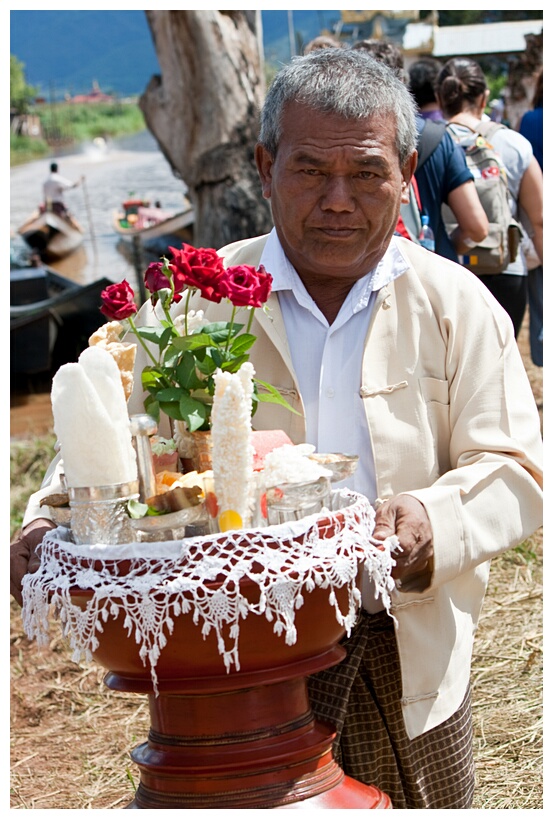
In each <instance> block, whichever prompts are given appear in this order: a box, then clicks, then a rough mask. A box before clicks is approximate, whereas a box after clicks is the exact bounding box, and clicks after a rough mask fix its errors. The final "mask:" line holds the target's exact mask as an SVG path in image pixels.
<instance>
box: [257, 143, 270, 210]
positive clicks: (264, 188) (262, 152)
mask: <svg viewBox="0 0 553 819" xmlns="http://www.w3.org/2000/svg"><path fill="white" fill-rule="evenodd" d="M255 164H256V165H257V172H258V174H259V178H260V180H261V193H262V195H263V198H264V199H270V198H271V185H272V178H273V174H272V168H273V164H274V159H273V157H272V156H271V154H270V153H269V152H268V150H267V149H266V148H265V147H264V146H263V145H261V144H260V143H259V142H258V143H257V145H256V146H255Z"/></svg>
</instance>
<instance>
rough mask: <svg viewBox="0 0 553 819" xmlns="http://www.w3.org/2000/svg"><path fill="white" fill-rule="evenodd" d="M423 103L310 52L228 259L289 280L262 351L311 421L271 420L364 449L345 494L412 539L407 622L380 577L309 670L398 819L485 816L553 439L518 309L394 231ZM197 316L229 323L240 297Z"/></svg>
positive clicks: (400, 567)
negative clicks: (254, 209)
mask: <svg viewBox="0 0 553 819" xmlns="http://www.w3.org/2000/svg"><path fill="white" fill-rule="evenodd" d="M415 113H416V108H415V102H414V100H413V98H412V96H411V95H410V93H409V91H408V89H407V87H406V86H405V84H404V83H403V82H402V81H401V80H400V79H399V78H398V77H397V76H396V75H395V73H394V72H393V71H392V70H391V69H390V68H388V67H387V66H386V65H384V64H383V63H382V62H379V61H376V60H374V59H373V58H372V57H370V56H369V55H367V54H365V53H364V52H362V51H355V50H350V49H333V48H330V49H322V50H316V51H314V52H312V53H311V54H308V55H306V56H302V57H297V58H294V59H293V60H292V61H291V62H290V63H289V64H287V65H285V66H284V67H283V68H282V69H281V70H280V72H279V73H278V74H277V75H276V77H275V79H274V80H273V82H272V84H271V87H270V89H269V91H268V94H267V97H266V100H265V104H264V107H263V111H262V116H261V133H260V138H259V142H258V144H257V146H256V148H255V157H256V163H257V168H258V171H259V176H260V180H261V188H262V195H263V197H264V198H266V199H268V200H270V202H271V208H272V214H273V220H274V228H273V229H272V230H271V232H270V233H269V234H268V235H266V236H258V237H256V238H253V239H245V240H241V241H238V242H235V243H233V244H231V245H228V246H227V247H225V248H223V249H222V250H221V251H220V254H221V256H223V258H224V260H225V264H226V265H236V264H249V265H256V266H257V265H259V264H262V265H263V266H264V267H265V269H266V270H267V271H268V272H270V273H271V275H272V277H273V284H272V291H271V294H270V296H269V300H268V303H267V308H268V315H266V314H265V312H264V311H257V315H256V317H255V318H254V321H253V325H252V328H251V332H252V333H254V334H255V335H256V336H257V342H256V344H255V345H254V347H253V348H252V351H251V356H250V358H251V361H252V363H253V365H254V368H255V370H256V373H258V374H259V376H260V377H262V378H263V379H264V380H266V381H269V382H270V383H271V384H273V385H275V386H277V387H278V389H279V390H280V391H281V392H283V393H285V394H286V396H287V397H288V399H289V400H290V402H291V403H292V404H293V406H294V407H295V408H296V409H298V410H300V412H301V414H300V415H296V414H293V413H290V412H287V411H286V410H283V409H282V408H281V407H279V406H277V405H275V404H270V403H263V404H260V405H259V408H258V411H257V413H256V416H255V419H256V428H257V429H282V430H284V431H285V432H286V433H287V434H288V435H289V437H290V438H291V439H292V441H293V442H294V443H301V442H305V441H307V442H309V443H311V444H313V445H315V447H316V449H317V450H318V451H319V452H348V453H357V454H358V455H359V466H358V469H357V471H356V473H355V474H354V475H353V477H352V479H351V480H348V486H349V487H350V488H351V489H352V490H355V491H357V492H361V493H363V494H364V495H366V496H367V498H368V499H369V500H370V502H371V503H372V505H373V507H374V508H375V510H376V511H375V527H374V532H373V536H374V537H375V539H377V540H383V539H384V538H386V537H388V536H390V535H396V536H397V537H398V539H399V543H400V547H401V548H400V551H399V552H397V553H396V554H395V555H394V557H395V559H396V565H395V567H394V569H393V577H394V579H395V583H396V588H395V590H394V591H393V592H392V609H391V614H392V615H393V616H390V615H389V614H388V612H387V611H386V610H385V609H384V608H383V605H382V603H381V600H380V599H379V598H376V597H375V594H374V590H373V589H372V588H371V586H370V583H368V582H363V583H362V584H361V596H362V606H361V608H360V612H359V617H358V620H357V623H356V625H355V627H354V629H353V630H352V633H351V635H350V636H349V637H347V638H345V639H344V640H343V641H342V645H343V647H344V648H345V649H346V652H347V656H346V657H345V659H344V660H343V661H342V662H341V663H339V664H338V665H336V666H335V667H333V668H331V669H328V670H324V671H321V672H319V673H317V674H315V675H313V676H312V677H311V678H310V680H309V690H310V701H311V706H312V708H313V711H314V712H315V714H316V715H317V717H318V718H319V719H321V720H323V721H325V722H330V723H332V724H333V725H334V726H335V730H336V740H335V745H334V750H335V754H336V758H337V761H338V762H339V764H340V765H341V766H342V768H343V770H344V772H345V773H346V774H347V775H349V776H350V777H353V778H354V779H358V780H360V781H362V782H365V783H367V784H373V785H376V786H377V787H378V788H380V789H381V790H382V791H384V792H385V793H387V794H388V795H389V796H390V798H391V800H392V804H393V807H394V808H399V809H404V808H410V809H421V808H422V809H426V808H465V809H467V808H470V806H471V802H472V797H473V792H474V776H475V771H474V762H473V753H472V742H473V739H472V714H471V700H470V667H471V652H472V645H473V637H474V632H475V630H476V627H477V624H478V618H479V614H480V610H481V607H482V602H483V598H484V594H485V590H486V585H487V581H488V574H489V562H490V560H491V558H493V557H494V556H496V555H498V554H500V553H502V552H504V551H505V550H507V549H509V548H512V547H515V546H516V545H518V544H519V543H520V542H521V541H523V540H524V539H525V538H526V537H529V536H530V535H531V534H532V533H533V532H534V531H536V529H538V528H539V526H540V525H541V523H542V490H541V485H542V474H543V473H542V441H541V433H540V422H539V415H538V411H537V408H536V404H535V401H534V397H533V395H532V391H531V388H530V384H529V381H528V377H527V374H526V371H525V369H524V365H523V362H522V359H521V356H520V353H519V350H518V347H517V344H516V341H515V338H514V333H513V329H512V324H511V321H510V319H509V317H508V315H507V313H506V312H505V311H504V310H503V308H502V307H501V306H500V305H499V304H498V302H497V301H496V300H495V299H494V297H493V296H492V295H491V294H490V292H489V290H488V289H487V288H486V287H485V286H484V285H483V284H482V282H480V281H479V280H478V278H477V277H476V276H474V275H473V274H472V273H470V271H468V270H466V269H465V268H463V267H461V266H460V265H458V264H457V263H456V262H453V261H451V260H448V259H445V258H443V257H442V256H439V255H437V254H435V253H432V252H430V251H427V250H425V249H424V248H422V247H420V246H418V245H417V244H416V243H414V242H411V241H409V240H407V239H404V238H402V237H399V236H395V235H394V231H395V227H396V224H397V218H398V213H399V209H400V203H401V202H402V201H405V197H406V195H407V194H408V186H409V181H410V178H411V176H412V174H413V172H414V170H415V166H416V162H417V152H416V149H415V146H416V139H417V131H416V124H415ZM186 302H187V300H186V299H181V301H180V302H179V303H178V304H176V305H173V309H174V312H175V315H178V314H179V313H181V312H183V310H184V309H186V307H185V305H186ZM197 306H199V307H201V308H203V309H205V318H207V319H208V320H224V318H223V316H224V313H225V310H226V309H227V307H226V305H225V304H223V303H221V304H213V303H212V302H205V301H201V300H200V301H198V302H196V303H195V304H194V307H195V308H196V307H197ZM137 320H140V313H139V316H138V317H137ZM143 320H144V319H143ZM146 321H147V319H146ZM130 340H132V338H131V339H130ZM144 363H145V362H144V359H143V358H141V356H140V350H139V351H138V352H137V361H136V370H135V372H136V374H137V375H136V377H135V392H134V393H133V395H131V397H130V399H129V412H130V413H131V414H132V413H134V412H139V411H143V408H142V409H141V406H143V405H142V404H141V400H142V398H143V395H142V389H141V384H140V376H139V375H138V374H139V373H140V372H141V370H142V367H143V365H144ZM161 434H164V433H163V432H161ZM42 491H43V492H44V494H49V493H51V492H52V491H56V490H55V489H53V488H52V486H51V485H50V486H48V481H46V485H45V487H44V489H43V490H42ZM37 497H38V496H37V495H35V498H34V503H31V504H30V505H29V506H28V511H27V513H26V515H25V518H24V529H23V534H22V535H21V537H19V538H18V539H17V540H16V541H15V542H14V544H13V545H12V561H11V580H12V586H11V588H12V592H13V594H14V596H19V599H20V598H21V592H20V589H21V578H22V575H23V574H24V572H25V571H32V570H33V568H36V565H37V557H36V547H37V544H39V543H40V541H41V539H42V537H43V535H44V533H45V531H47V530H48V529H49V528H52V527H53V525H54V524H53V523H52V521H51V520H48V519H45V517H44V512H43V511H41V509H40V506H39V505H38V502H37ZM28 561H31V562H29V563H28Z"/></svg>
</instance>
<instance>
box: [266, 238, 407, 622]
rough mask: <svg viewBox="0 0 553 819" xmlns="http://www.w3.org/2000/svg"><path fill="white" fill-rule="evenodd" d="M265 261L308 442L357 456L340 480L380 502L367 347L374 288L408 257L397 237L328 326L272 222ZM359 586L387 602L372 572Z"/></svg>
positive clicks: (371, 601) (374, 605)
mask: <svg viewBox="0 0 553 819" xmlns="http://www.w3.org/2000/svg"><path fill="white" fill-rule="evenodd" d="M260 262H261V264H262V265H263V266H264V267H265V269H266V270H267V272H268V273H270V274H271V275H272V277H273V284H272V288H271V289H272V291H273V292H276V293H278V300H279V303H280V308H281V310H282V316H283V320H284V324H285V327H286V335H287V337H288V343H289V346H290V352H291V356H292V363H293V365H294V369H295V371H296V375H297V378H298V382H299V386H300V392H301V395H302V398H303V401H304V405H305V414H306V425H307V434H306V441H307V443H310V444H313V445H314V446H315V448H316V450H317V451H318V452H343V453H346V454H349V455H359V456H360V457H359V463H358V466H357V470H356V471H355V473H354V475H353V476H352V477H350V478H347V479H346V480H345V481H342V482H341V483H336V484H334V487H335V488H339V487H341V486H347V487H348V488H349V489H353V490H354V491H355V492H360V493H361V494H363V495H365V496H366V497H367V498H368V499H369V500H370V502H371V503H373V504H374V501H375V500H376V477H375V468H374V459H373V454H372V446H371V439H370V434H369V428H368V425H367V419H366V416H365V411H364V408H363V399H362V398H361V395H360V389H361V373H362V363H363V353H364V347H365V339H366V336H367V331H368V327H369V321H370V318H371V313H372V310H373V307H374V303H375V300H376V295H377V293H378V291H379V290H380V288H381V287H383V286H384V285H385V284H388V283H389V282H391V281H393V279H395V278H397V277H398V276H401V275H402V273H404V272H405V270H406V269H407V268H408V263H407V261H406V260H405V259H404V257H403V255H402V254H401V252H400V250H399V248H398V247H397V244H396V242H395V241H394V239H393V238H392V241H391V243H390V245H389V247H388V250H387V251H386V253H385V255H384V257H383V258H382V259H381V260H380V262H379V263H378V264H377V265H376V267H375V268H373V270H369V271H368V272H367V274H366V275H365V276H363V277H362V278H361V279H359V280H358V281H357V282H356V283H355V284H354V285H353V287H352V288H351V290H350V292H349V293H348V295H347V297H346V299H345V301H344V303H343V304H342V306H341V308H340V312H339V313H338V315H337V316H336V318H335V320H334V322H333V323H332V325H331V326H329V324H328V321H327V319H326V318H325V317H324V315H323V314H322V312H321V311H320V310H319V308H318V307H317V305H316V304H315V302H314V301H313V299H312V298H311V296H310V295H309V293H308V292H307V290H306V288H305V286H304V284H303V282H302V280H301V279H300V277H299V276H298V274H297V272H296V270H295V269H294V267H293V266H292V265H291V264H290V262H289V261H288V259H287V257H286V255H285V253H284V250H283V249H282V245H281V244H280V241H279V239H278V236H277V234H276V231H275V230H274V229H273V230H272V232H271V234H270V236H269V238H268V240H267V243H266V245H265V249H264V250H263V255H262V256H261V260H260ZM361 592H362V599H363V606H364V608H365V609H367V611H370V612H375V611H379V610H381V609H382V603H381V602H380V600H378V599H376V598H375V592H374V586H373V585H372V583H371V582H370V580H369V578H368V576H367V575H365V577H364V582H363V584H362V589H361Z"/></svg>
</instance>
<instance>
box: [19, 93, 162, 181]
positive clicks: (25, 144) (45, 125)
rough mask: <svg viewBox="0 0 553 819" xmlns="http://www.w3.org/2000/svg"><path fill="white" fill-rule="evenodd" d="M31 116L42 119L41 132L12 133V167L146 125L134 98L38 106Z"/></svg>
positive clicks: (139, 128) (32, 110)
mask: <svg viewBox="0 0 553 819" xmlns="http://www.w3.org/2000/svg"><path fill="white" fill-rule="evenodd" d="M29 116H30V117H33V118H38V120H39V122H40V135H38V136H27V135H17V134H13V133H11V132H10V167H13V166H15V165H22V164H24V163H26V162H32V161H33V160H35V159H41V158H44V157H47V156H51V155H53V154H55V152H56V149H57V148H61V147H63V148H66V147H68V146H72V145H77V144H79V143H81V142H87V141H89V142H92V141H93V140H94V139H96V138H98V137H101V138H102V139H106V140H107V139H114V138H115V137H119V136H127V135H129V134H135V133H139V132H140V131H143V130H145V128H146V123H145V121H144V116H143V114H142V111H141V110H140V108H139V107H138V102H137V101H134V100H133V101H131V102H127V101H125V102H123V101H115V102H109V103H101V102H97V103H87V104H85V103H83V104H73V103H55V104H43V105H40V106H38V105H35V106H33V108H32V109H30V110H29Z"/></svg>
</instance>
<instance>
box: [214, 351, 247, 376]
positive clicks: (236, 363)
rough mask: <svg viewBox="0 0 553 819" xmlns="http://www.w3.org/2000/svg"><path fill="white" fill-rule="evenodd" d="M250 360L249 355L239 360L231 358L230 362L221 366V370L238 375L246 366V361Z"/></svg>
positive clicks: (225, 362) (242, 356)
mask: <svg viewBox="0 0 553 819" xmlns="http://www.w3.org/2000/svg"><path fill="white" fill-rule="evenodd" d="M248 359H249V356H248V355H241V356H239V357H238V358H231V359H230V360H228V361H223V363H222V364H221V369H222V370H224V371H225V372H227V373H236V372H238V370H239V369H240V367H241V366H242V364H244V362H245V361H247V360H248Z"/></svg>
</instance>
